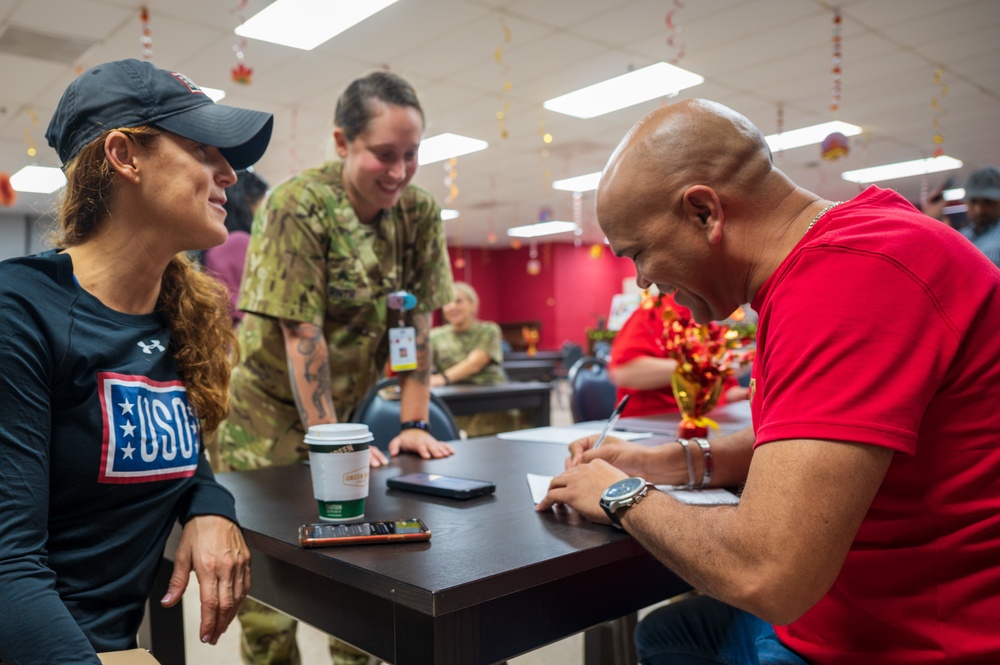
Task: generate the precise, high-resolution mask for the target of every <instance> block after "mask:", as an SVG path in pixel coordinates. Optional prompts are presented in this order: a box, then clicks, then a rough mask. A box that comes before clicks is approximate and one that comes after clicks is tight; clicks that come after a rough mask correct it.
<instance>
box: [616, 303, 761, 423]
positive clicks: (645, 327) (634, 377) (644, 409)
mask: <svg viewBox="0 0 1000 665" xmlns="http://www.w3.org/2000/svg"><path fill="white" fill-rule="evenodd" d="M668 309H672V310H674V311H675V312H677V313H678V314H679V315H682V316H690V315H691V312H690V310H689V309H688V308H687V307H684V306H682V305H678V304H677V303H676V302H674V299H673V298H671V297H670V296H669V295H667V294H664V293H656V294H653V293H650V292H649V291H646V292H645V293H643V297H642V303H641V304H640V305H639V307H637V308H636V310H635V311H634V312H632V315H631V316H629V318H628V320H627V321H625V323H624V325H622V327H621V329H620V330H619V331H618V334H617V335H615V340H614V342H612V344H611V360H610V362H609V363H608V375H609V377H610V378H611V382H612V383H613V384H615V385H616V386H617V387H618V394H617V396H616V397H615V401H616V402H620V401H621V399H622V397H624V396H625V395H628V396H629V400H628V404H626V405H625V409H624V410H623V411H622V415H623V416H626V417H636V416H648V415H652V414H656V413H672V412H675V411H677V410H678V407H677V401H676V400H675V399H674V392H673V389H672V388H671V386H670V377H671V376H672V375H673V373H674V370H675V369H677V361H676V360H674V359H673V358H670V357H669V356H668V354H667V349H666V346H664V344H663V312H664V311H665V310H668ZM747 393H748V389H747V388H744V387H742V386H740V385H739V381H738V380H737V379H736V378H735V377H730V378H729V379H727V380H726V383H725V390H724V391H723V393H722V397H720V398H719V405H722V404H726V403H727V402H736V401H739V400H744V399H746V398H747Z"/></svg>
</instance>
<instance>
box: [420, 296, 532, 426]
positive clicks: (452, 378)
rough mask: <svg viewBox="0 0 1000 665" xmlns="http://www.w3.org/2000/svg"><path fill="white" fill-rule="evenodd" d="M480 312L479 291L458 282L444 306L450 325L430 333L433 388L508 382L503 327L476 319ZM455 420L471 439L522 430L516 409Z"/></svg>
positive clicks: (519, 416)
mask: <svg viewBox="0 0 1000 665" xmlns="http://www.w3.org/2000/svg"><path fill="white" fill-rule="evenodd" d="M478 313H479V295H478V294H477V293H476V290H475V289H473V288H472V287H471V286H470V285H468V284H466V283H465V282H455V297H454V298H453V299H452V301H451V302H449V303H448V304H446V305H445V306H444V318H445V319H446V320H447V321H448V323H447V324H445V325H443V326H438V327H436V328H434V329H432V330H431V349H432V350H433V356H434V366H435V374H433V375H432V376H431V385H432V386H445V385H449V384H451V383H471V384H474V385H477V386H493V385H496V384H498V383H506V382H507V375H506V373H505V372H504V371H503V366H502V364H501V363H502V362H503V350H502V348H501V346H500V337H501V334H500V326H498V325H497V324H495V323H493V322H492V321H480V320H479V319H477V318H476V315H477V314H478ZM455 420H456V422H457V423H458V426H459V427H461V428H462V429H463V430H465V432H466V434H468V435H469V436H487V435H490V434H496V433H498V432H509V431H511V430H515V429H520V428H521V427H522V425H521V420H522V417H521V414H520V412H519V411H518V410H517V409H511V410H510V411H492V412H484V413H476V414H472V415H467V416H455Z"/></svg>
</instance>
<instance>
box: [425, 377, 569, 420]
mask: <svg viewBox="0 0 1000 665" xmlns="http://www.w3.org/2000/svg"><path fill="white" fill-rule="evenodd" d="M431 390H433V392H434V394H435V395H437V396H439V397H440V398H441V399H443V400H444V401H445V403H446V404H447V405H448V408H450V409H451V412H452V413H454V414H455V415H456V416H466V415H472V414H474V413H483V412H490V411H507V410H509V409H523V410H525V411H528V412H530V413H531V424H532V427H547V426H549V425H550V424H551V423H552V385H551V384H549V383H546V382H543V381H523V382H510V383H502V384H499V385H495V386H473V385H469V384H460V383H459V384H452V385H450V386H441V387H438V388H432V389H431Z"/></svg>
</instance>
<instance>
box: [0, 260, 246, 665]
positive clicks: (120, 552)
mask: <svg viewBox="0 0 1000 665" xmlns="http://www.w3.org/2000/svg"><path fill="white" fill-rule="evenodd" d="M199 514H216V515H223V516H225V517H227V518H229V519H232V520H233V521H235V508H234V502H233V498H232V496H231V495H230V494H229V492H227V491H226V490H225V489H224V488H222V487H221V486H220V485H218V483H216V482H215V479H214V477H213V475H212V472H211V469H210V467H209V465H208V462H207V459H206V458H205V455H204V454H202V446H201V436H200V429H199V425H198V419H197V418H196V417H195V416H194V414H193V412H192V410H191V408H190V407H189V405H188V400H187V391H186V388H185V386H184V384H183V382H182V381H181V379H180V376H179V374H178V372H177V367H176V365H175V363H174V360H173V357H172V354H171V350H170V333H169V330H168V329H167V328H166V327H164V326H163V325H162V324H161V322H160V321H159V318H158V317H157V316H156V315H154V314H149V315H130V314H123V313H121V312H117V311H114V310H111V309H109V308H108V307H106V306H104V305H103V304H102V303H101V302H100V301H99V300H98V299H96V298H95V297H93V296H92V295H90V294H89V293H87V292H86V291H84V290H83V289H82V288H80V286H79V285H78V284H77V283H76V281H75V279H74V277H73V266H72V260H71V258H70V257H69V256H68V255H66V254H58V253H56V252H54V251H50V252H45V253H43V254H39V255H37V256H32V257H24V258H19V259H12V260H9V261H5V262H3V263H0V608H3V609H2V615H3V618H2V620H0V658H3V660H5V661H7V662H19V663H21V662H23V663H36V662H37V663H98V661H97V659H96V657H95V656H93V655H92V654H93V651H112V650H117V649H125V648H129V647H130V646H132V645H133V643H134V639H135V633H136V631H137V629H138V626H139V623H140V621H141V619H142V613H143V604H144V602H145V600H146V597H147V596H148V594H149V591H150V587H151V585H152V580H153V576H154V574H155V571H156V566H157V563H158V561H159V558H160V556H161V554H162V552H163V547H164V543H165V541H166V538H167V536H168V535H169V532H170V529H171V528H172V526H173V524H174V522H175V520H176V519H178V518H180V519H181V520H182V521H186V520H187V519H189V518H190V517H193V516H195V515H199ZM88 640H89V644H88Z"/></svg>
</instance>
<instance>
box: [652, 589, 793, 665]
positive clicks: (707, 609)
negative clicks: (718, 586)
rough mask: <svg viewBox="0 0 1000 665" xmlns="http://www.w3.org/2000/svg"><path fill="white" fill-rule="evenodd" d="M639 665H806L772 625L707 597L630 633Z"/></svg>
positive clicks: (664, 611) (675, 606)
mask: <svg viewBox="0 0 1000 665" xmlns="http://www.w3.org/2000/svg"><path fill="white" fill-rule="evenodd" d="M635 645H636V650H637V652H638V654H639V662H640V663H642V664H643V665H710V664H714V665H749V664H751V663H752V664H753V665H757V664H758V663H759V665H808V661H806V660H804V659H803V658H802V657H800V656H799V655H798V654H796V653H795V652H794V651H792V650H791V649H789V648H788V647H786V646H784V645H783V644H782V643H781V642H780V641H779V640H778V636H777V635H775V634H774V629H773V628H772V627H771V624H769V623H767V622H766V621H762V620H761V619H758V618H757V617H755V616H754V615H752V614H749V613H747V612H744V611H743V610H738V609H736V608H734V607H730V606H729V605H726V604H725V603H722V602H720V601H718V600H715V599H714V598H709V597H708V596H695V597H693V598H689V599H687V600H682V601H679V602H677V603H671V604H670V605H666V606H664V607H661V608H660V609H658V610H656V611H654V612H652V613H650V614H649V616H647V617H646V618H645V619H643V620H642V621H641V622H640V623H639V627H638V628H636V631H635Z"/></svg>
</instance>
